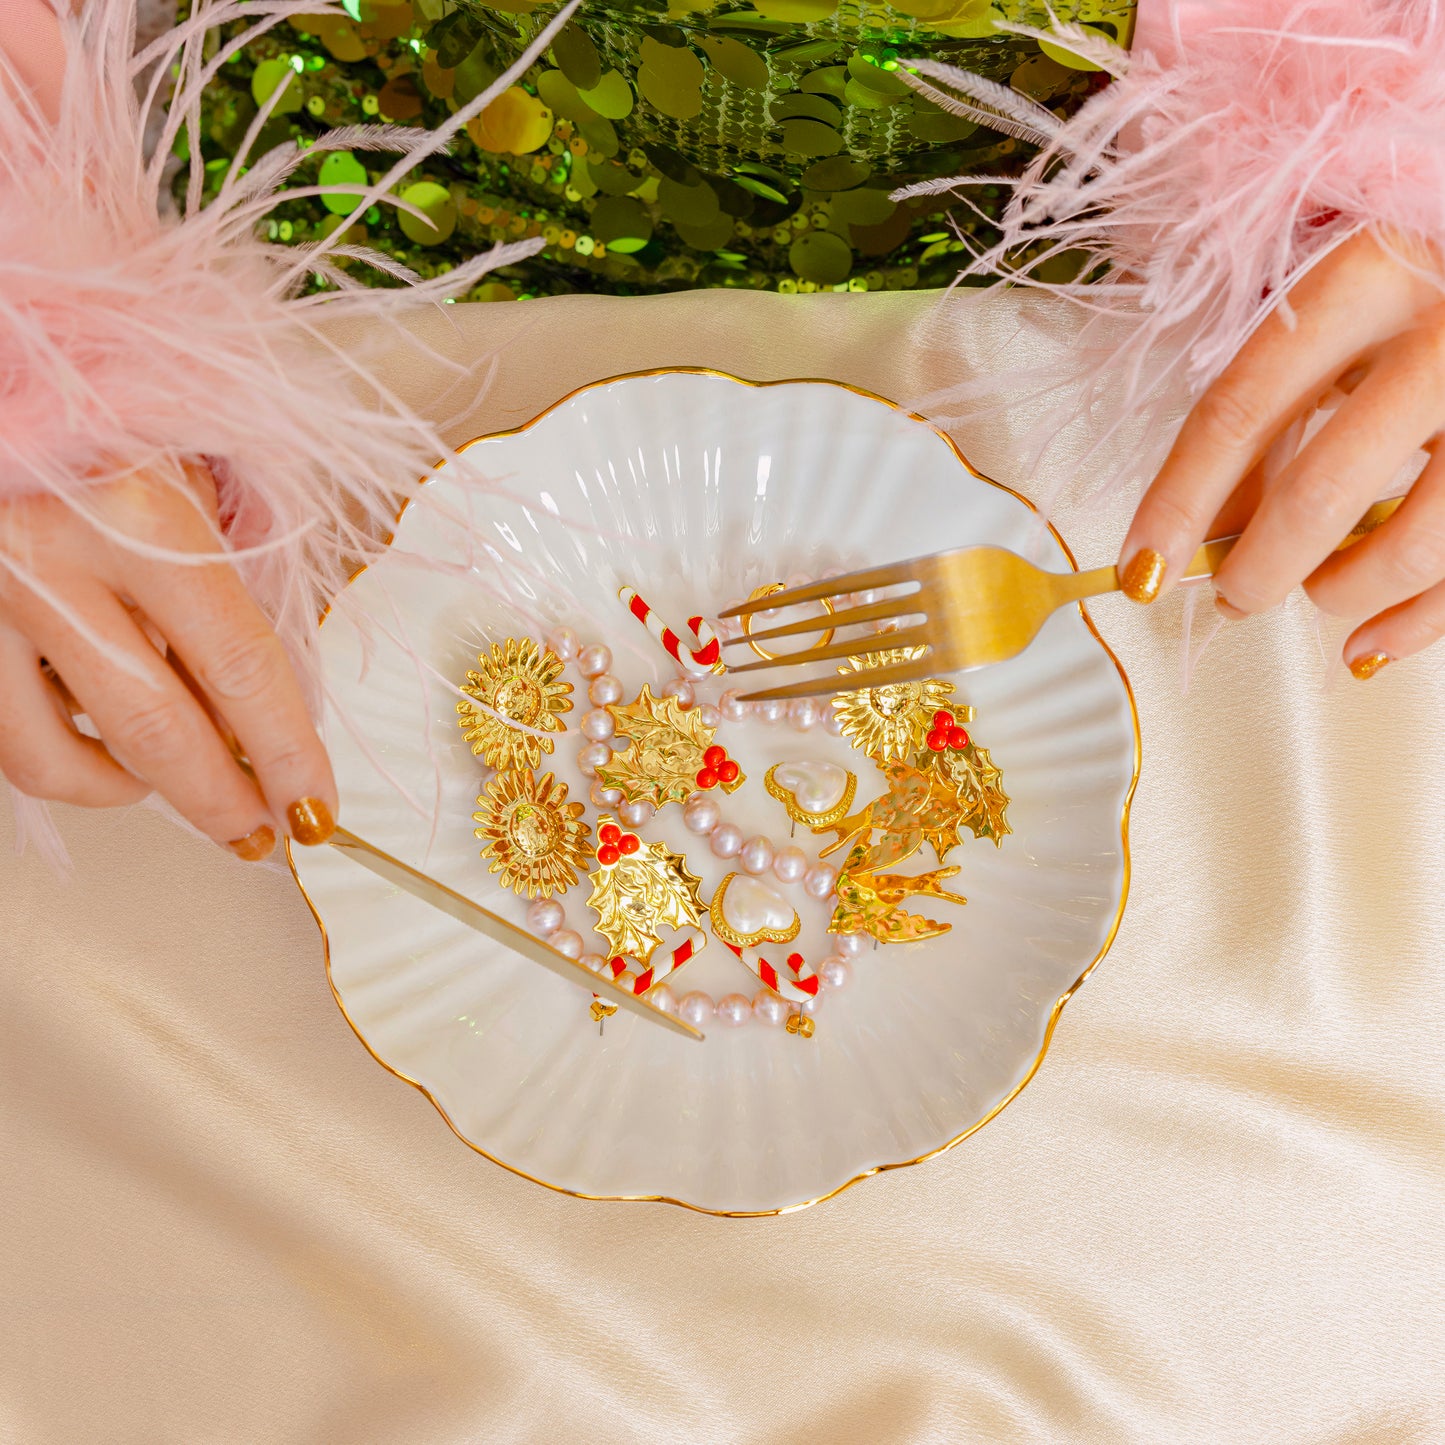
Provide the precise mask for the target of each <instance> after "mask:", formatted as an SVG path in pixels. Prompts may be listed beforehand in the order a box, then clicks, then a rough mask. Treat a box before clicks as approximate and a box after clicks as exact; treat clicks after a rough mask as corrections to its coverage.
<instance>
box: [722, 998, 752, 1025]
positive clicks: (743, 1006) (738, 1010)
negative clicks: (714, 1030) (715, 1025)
mask: <svg viewBox="0 0 1445 1445" xmlns="http://www.w3.org/2000/svg"><path fill="white" fill-rule="evenodd" d="M752 1016H753V1005H752V1002H751V1000H749V999H746V998H744V997H743V995H742V994H740V993H730V994H729V995H728V996H727V997H726V998H720V999H719V1000H718V1001H717V1021H718V1022H719V1023H720V1024H725V1025H726V1026H727V1027H728V1028H730V1029H736V1028H741V1027H742V1026H743V1025H744V1024H745V1023H747V1021H748V1020H749V1019H750V1018H752Z"/></svg>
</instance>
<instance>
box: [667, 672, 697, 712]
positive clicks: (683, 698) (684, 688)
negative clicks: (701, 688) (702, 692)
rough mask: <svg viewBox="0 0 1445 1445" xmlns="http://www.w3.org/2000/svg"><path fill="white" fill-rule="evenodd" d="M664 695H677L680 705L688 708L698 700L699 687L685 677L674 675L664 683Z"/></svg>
mask: <svg viewBox="0 0 1445 1445" xmlns="http://www.w3.org/2000/svg"><path fill="white" fill-rule="evenodd" d="M662 695H663V697H675V698H676V699H677V702H678V706H679V707H684V708H688V707H691V706H692V705H693V703H695V702H696V701H697V689H696V688H694V687H693V685H692V684H691V683H690V682H689V681H688V680H687V679H686V678H685V677H674V678H673V679H672V680H671V681H670V682H665V683H663V684H662Z"/></svg>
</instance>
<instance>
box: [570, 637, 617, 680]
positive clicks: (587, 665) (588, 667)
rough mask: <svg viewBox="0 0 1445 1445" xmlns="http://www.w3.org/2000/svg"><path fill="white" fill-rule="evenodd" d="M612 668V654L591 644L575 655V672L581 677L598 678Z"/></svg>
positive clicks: (596, 644)
mask: <svg viewBox="0 0 1445 1445" xmlns="http://www.w3.org/2000/svg"><path fill="white" fill-rule="evenodd" d="M611 666H612V654H611V652H609V651H608V650H607V648H605V647H602V646H600V645H599V644H598V643H595V642H594V643H593V644H592V645H591V646H590V647H584V648H583V649H582V651H581V652H579V653H578V654H577V671H578V672H580V673H581V674H582V676H583V677H600V676H601V675H602V674H603V673H604V672H606V671H607V669H608V668H609V667H611Z"/></svg>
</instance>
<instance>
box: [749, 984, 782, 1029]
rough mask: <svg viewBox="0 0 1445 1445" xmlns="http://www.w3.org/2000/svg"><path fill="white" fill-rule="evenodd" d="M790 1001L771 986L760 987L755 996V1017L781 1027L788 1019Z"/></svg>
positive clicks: (762, 1022) (765, 1022) (775, 1026)
mask: <svg viewBox="0 0 1445 1445" xmlns="http://www.w3.org/2000/svg"><path fill="white" fill-rule="evenodd" d="M788 1013H789V1009H788V1001H787V999H782V998H779V997H778V996H777V994H775V993H774V992H773V991H772V989H770V988H763V989H759V990H758V992H757V994H756V995H755V996H754V998H753V1017H754V1018H755V1019H757V1021H758V1022H759V1023H760V1024H767V1025H768V1026H769V1027H770V1028H777V1029H780V1028H782V1026H783V1025H784V1024H785V1023H786V1022H787V1021H788Z"/></svg>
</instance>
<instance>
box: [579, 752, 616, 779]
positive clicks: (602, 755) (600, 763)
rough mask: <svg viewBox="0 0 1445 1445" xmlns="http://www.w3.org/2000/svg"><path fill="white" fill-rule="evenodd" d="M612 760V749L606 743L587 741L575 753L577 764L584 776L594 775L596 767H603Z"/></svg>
mask: <svg viewBox="0 0 1445 1445" xmlns="http://www.w3.org/2000/svg"><path fill="white" fill-rule="evenodd" d="M611 761H612V749H611V748H609V747H608V746H607V744H606V743H588V745H587V746H586V747H585V748H583V749H582V751H581V752H580V753H578V754H577V766H578V767H579V768H581V769H582V776H583V777H585V778H590V777H594V776H595V775H596V773H597V769H598V768H605V767H606V766H607V764H608V763H610V762H611Z"/></svg>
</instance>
